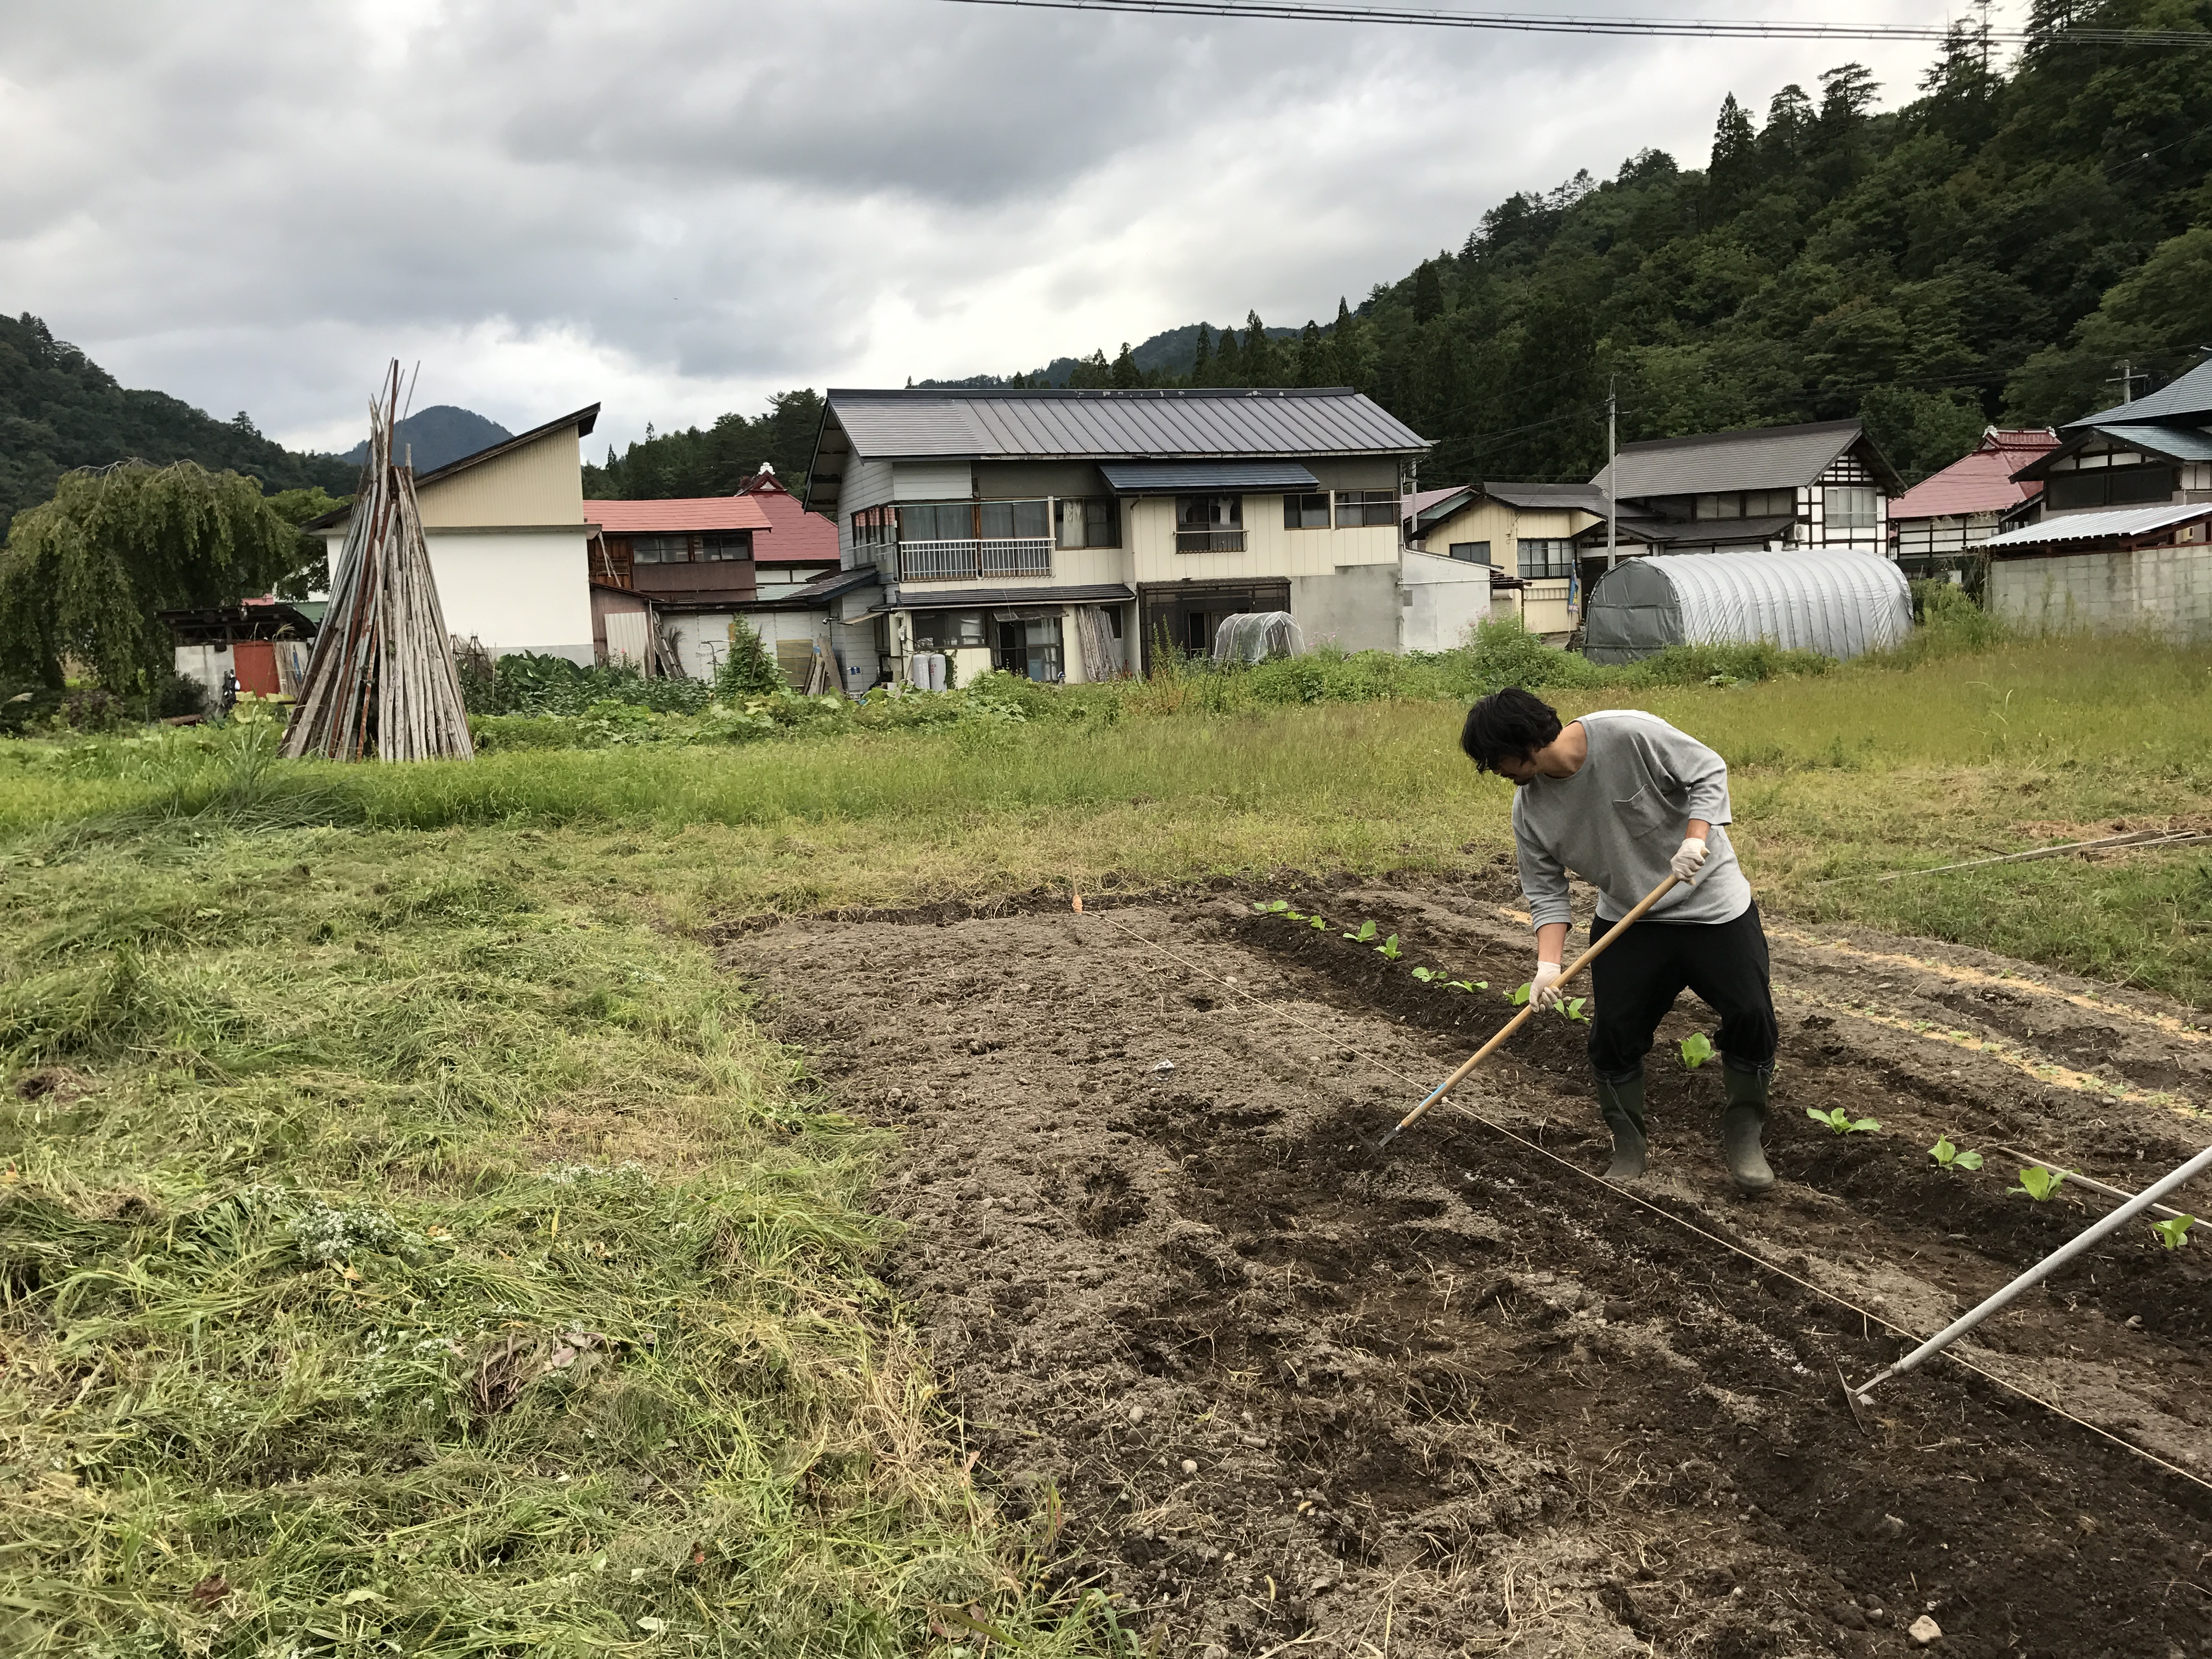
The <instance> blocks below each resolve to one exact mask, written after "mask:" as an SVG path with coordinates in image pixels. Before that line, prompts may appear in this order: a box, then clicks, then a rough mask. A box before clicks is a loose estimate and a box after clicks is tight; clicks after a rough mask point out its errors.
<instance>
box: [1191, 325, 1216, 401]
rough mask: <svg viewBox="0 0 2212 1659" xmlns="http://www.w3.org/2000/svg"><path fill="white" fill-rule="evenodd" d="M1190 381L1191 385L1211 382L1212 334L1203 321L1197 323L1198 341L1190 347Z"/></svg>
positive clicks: (1210, 383) (1209, 384) (1205, 384)
mask: <svg viewBox="0 0 2212 1659" xmlns="http://www.w3.org/2000/svg"><path fill="white" fill-rule="evenodd" d="M1190 383H1191V384H1192V385H1193V386H1212V384H1213V336H1212V332H1211V331H1209V330H1208V329H1207V328H1206V325H1205V324H1204V323H1200V325H1198V343H1197V345H1196V346H1194V348H1192V353H1191V359H1190Z"/></svg>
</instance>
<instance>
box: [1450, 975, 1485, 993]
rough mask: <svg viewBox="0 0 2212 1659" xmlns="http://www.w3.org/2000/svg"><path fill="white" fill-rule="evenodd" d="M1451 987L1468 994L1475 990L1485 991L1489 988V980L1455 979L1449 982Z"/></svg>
mask: <svg viewBox="0 0 2212 1659" xmlns="http://www.w3.org/2000/svg"><path fill="white" fill-rule="evenodd" d="M1451 988H1452V989H1453V990H1455V991H1466V992H1468V993H1470V994H1472V993H1474V992H1476V991H1487V990H1488V989H1489V988H1490V981H1488V980H1486V979H1455V980H1454V981H1452V982H1451Z"/></svg>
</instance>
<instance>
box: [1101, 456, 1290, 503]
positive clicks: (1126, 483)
mask: <svg viewBox="0 0 2212 1659" xmlns="http://www.w3.org/2000/svg"><path fill="white" fill-rule="evenodd" d="M1098 470H1099V471H1101V472H1103V473H1104V474H1105V475H1106V482H1107V483H1109V484H1110V485H1112V486H1113V488H1114V489H1115V490H1117V491H1119V492H1120V493H1121V494H1122V495H1176V494H1177V493H1179V492H1181V491H1182V490H1186V489H1320V488H1321V480H1320V479H1319V478H1316V477H1314V475H1313V474H1312V473H1310V472H1309V471H1306V469H1305V468H1304V467H1302V466H1300V465H1298V464H1297V462H1296V461H1102V462H1100V463H1099V465H1098Z"/></svg>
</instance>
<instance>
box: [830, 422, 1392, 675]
mask: <svg viewBox="0 0 2212 1659" xmlns="http://www.w3.org/2000/svg"><path fill="white" fill-rule="evenodd" d="M1425 447H1427V446H1426V444H1425V441H1424V440H1422V439H1421V438H1419V436H1417V435H1415V434H1414V433H1413V432H1412V431H1411V430H1409V429H1408V428H1407V427H1406V426H1405V425H1403V424H1402V423H1401V422H1399V421H1397V420H1396V419H1395V418H1394V417H1392V416H1390V415H1389V414H1388V413H1386V412H1385V411H1384V410H1383V409H1382V408H1380V407H1379V406H1378V405H1376V404H1375V403H1374V402H1372V401H1371V400H1370V399H1369V398H1365V397H1363V396H1361V395H1360V394H1359V393H1358V392H1353V391H1352V390H1350V389H1348V388H1343V387H1337V388H1322V389H1305V390H1273V389H1266V390H1261V389H1255V390H1220V391H1167V390H1108V389H1081V390H1078V389H1063V388H1054V389H1049V390H1035V391H998V390H993V391H969V390H962V389H934V388H933V389H930V390H925V391H904V392H868V391H838V390H833V391H831V392H829V396H828V398H827V399H826V400H825V401H824V404H823V416H822V425H821V428H820V431H819V434H818V435H817V440H816V445H815V452H814V458H813V464H812V465H811V468H810V469H809V472H808V477H807V504H808V505H809V506H810V507H813V508H815V509H817V511H820V512H822V513H827V514H829V515H830V516H831V517H834V518H835V519H836V521H837V525H838V533H839V540H840V548H841V556H842V565H843V567H844V568H845V570H846V571H848V572H855V573H857V572H867V573H872V575H873V577H874V581H873V584H872V586H871V587H870V588H868V589H867V590H866V591H865V592H862V591H859V590H848V592H845V593H844V594H843V595H842V596H841V598H840V599H839V601H838V604H839V605H840V606H841V607H842V608H841V611H840V612H839V619H840V621H841V622H844V623H855V622H858V621H860V620H862V619H863V618H865V619H866V621H868V622H870V623H872V625H873V628H874V647H875V655H876V663H875V666H876V669H877V671H878V676H879V677H885V678H904V677H905V673H906V663H907V659H908V658H909V657H910V656H912V655H913V653H915V652H918V651H925V650H936V651H941V652H945V653H949V654H950V655H951V658H952V662H953V669H954V673H955V676H956V678H957V680H958V681H959V682H961V683H963V684H964V683H966V682H967V681H968V680H969V679H971V678H974V676H975V675H976V674H977V673H979V672H982V671H987V670H989V669H991V668H1005V669H1009V670H1011V671H1013V672H1015V673H1018V674H1024V675H1026V676H1028V677H1029V678H1032V679H1037V680H1046V681H1058V680H1066V681H1070V682H1078V681H1083V680H1095V679H1102V678H1109V677H1110V676H1112V675H1114V674H1117V673H1121V672H1124V671H1144V670H1146V669H1147V668H1148V667H1149V665H1151V664H1152V662H1153V661H1154V660H1155V659H1157V658H1158V655H1159V653H1161V652H1163V651H1174V652H1179V653H1201V652H1204V651H1207V650H1210V649H1211V648H1212V644H1213V639H1214V633H1215V630H1216V629H1218V626H1219V624H1220V623H1221V621H1222V620H1223V618H1225V617H1229V616H1232V615H1236V614H1239V613H1242V612H1246V611H1289V612H1290V613H1291V615H1292V616H1293V617H1296V618H1297V622H1298V623H1299V624H1300V626H1301V628H1302V629H1303V630H1304V635H1305V637H1306V639H1307V640H1308V641H1310V642H1319V641H1324V640H1333V641H1335V642H1336V643H1337V644H1339V645H1340V646H1342V647H1344V648H1345V649H1346V650H1365V649H1381V650H1395V649H1397V648H1398V646H1399V643H1400V636H1401V624H1400V617H1399V611H1400V590H1399V581H1398V572H1399V558H1400V529H1399V501H1400V497H1401V495H1402V494H1403V493H1405V492H1406V490H1407V489H1408V488H1409V486H1410V484H1411V482H1412V476H1413V467H1414V464H1415V462H1416V461H1417V459H1419V456H1420V454H1421V453H1422V452H1423V450H1424V449H1425ZM846 667H847V670H848V674H849V673H850V671H851V670H852V669H853V667H854V663H853V662H852V661H851V659H850V658H849V657H848V659H847V662H846ZM848 684H850V681H849V680H848Z"/></svg>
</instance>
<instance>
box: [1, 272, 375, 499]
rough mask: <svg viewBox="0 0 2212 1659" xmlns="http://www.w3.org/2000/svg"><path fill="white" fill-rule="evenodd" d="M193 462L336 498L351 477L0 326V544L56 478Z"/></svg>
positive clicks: (61, 347) (39, 338)
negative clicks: (119, 465) (131, 464)
mask: <svg viewBox="0 0 2212 1659" xmlns="http://www.w3.org/2000/svg"><path fill="white" fill-rule="evenodd" d="M132 459H136V460H142V461H153V462H155V463H157V464H158V463H166V462H169V461H197V462H198V463H199V464H200V465H202V466H205V467H210V468H213V469H216V470H217V471H221V470H223V469H226V468H227V469H228V470H230V471H235V472H242V473H246V474H248V475H249V476H251V477H256V478H258V479H260V480H261V486H262V488H263V489H264V490H268V491H270V492H272V493H273V492H275V491H276V490H280V489H307V488H308V487H310V486H312V485H316V484H319V485H321V486H322V487H323V488H324V489H328V490H331V491H332V492H333V493H336V494H343V493H345V492H346V491H349V490H350V489H352V488H353V486H354V479H355V477H356V468H355V467H353V466H351V465H348V464H347V463H346V462H345V461H343V460H341V459H339V458H338V457H337V456H335V455H302V454H299V453H295V452H294V451H291V450H289V449H287V448H285V447H283V445H282V444H280V443H277V442H276V441H274V440H272V439H269V438H264V437H263V436H262V435H261V434H260V433H259V432H258V430H256V429H255V428H254V424H253V422H252V420H251V419H249V418H248V417H247V416H246V412H245V411H244V410H240V411H239V412H238V414H237V415H235V416H233V417H232V418H231V419H229V420H228V421H219V420H217V419H216V418H215V416H212V415H209V414H207V413H205V412H204V410H197V409H194V408H193V407H192V406H191V404H187V403H184V402H182V401H180V400H179V399H178V398H172V397H170V396H168V395H167V393H166V392H133V391H130V390H127V389H125V387H124V386H120V385H119V384H118V383H117V381H116V379H115V377H114V376H113V375H112V374H109V373H108V372H107V371H106V369H104V368H100V365H99V364H97V363H95V362H93V361H92V359H91V358H89V357H88V356H85V355H84V353H83V352H82V351H80V350H78V349H76V347H75V346H73V345H71V344H70V343H68V342H67V341H66V340H57V339H56V338H54V337H53V333H52V331H51V330H49V329H48V328H47V327H46V324H45V323H43V322H41V321H40V319H38V318H36V317H33V315H31V313H29V312H25V313H23V314H22V315H21V316H20V317H7V316H0V537H4V536H5V535H6V533H7V527H8V525H9V521H10V520H13V519H14V517H15V514H16V513H20V512H21V511H22V510H23V509H24V508H25V507H35V506H37V505H38V503H40V501H45V500H46V498H47V497H48V496H50V495H52V494H53V492H54V484H55V482H56V481H57V480H58V479H59V478H60V477H61V476H62V474H63V473H64V472H67V471H72V470H74V469H75V468H77V467H81V466H108V465H112V464H113V463H115V462H117V461H125V460H132Z"/></svg>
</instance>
